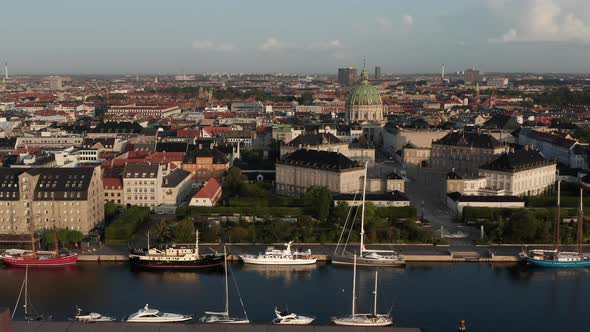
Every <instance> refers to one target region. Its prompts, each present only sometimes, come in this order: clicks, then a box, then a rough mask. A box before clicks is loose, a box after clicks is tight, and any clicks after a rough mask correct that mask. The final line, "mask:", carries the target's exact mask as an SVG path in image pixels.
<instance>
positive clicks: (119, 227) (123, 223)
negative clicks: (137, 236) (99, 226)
mask: <svg viewBox="0 0 590 332" xmlns="http://www.w3.org/2000/svg"><path fill="white" fill-rule="evenodd" d="M149 214H150V208H148V207H141V206H132V207H130V208H128V209H127V211H125V212H124V213H122V214H121V215H119V216H118V217H117V218H116V219H115V220H114V221H113V222H112V223H111V224H110V225H109V226H107V228H106V232H105V235H106V240H107V242H115V241H119V242H120V241H129V240H130V239H131V237H132V236H133V234H134V233H135V231H136V230H137V228H138V227H139V226H140V225H141V224H143V223H144V222H145V221H146V219H147V218H148V217H149Z"/></svg>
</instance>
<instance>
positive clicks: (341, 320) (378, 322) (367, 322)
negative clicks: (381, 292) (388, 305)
mask: <svg viewBox="0 0 590 332" xmlns="http://www.w3.org/2000/svg"><path fill="white" fill-rule="evenodd" d="M353 266H354V272H353V277H352V313H351V315H350V316H343V317H333V318H332V322H333V323H334V324H336V325H343V326H389V325H393V318H391V315H390V314H379V313H377V284H378V274H377V273H378V272H377V271H375V290H374V300H373V301H374V302H373V313H371V314H357V313H356V255H354V258H353Z"/></svg>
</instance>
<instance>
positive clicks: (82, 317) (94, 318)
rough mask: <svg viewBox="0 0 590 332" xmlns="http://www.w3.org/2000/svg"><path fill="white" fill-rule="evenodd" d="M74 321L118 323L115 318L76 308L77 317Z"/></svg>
mask: <svg viewBox="0 0 590 332" xmlns="http://www.w3.org/2000/svg"><path fill="white" fill-rule="evenodd" d="M74 320H76V321H79V322H84V323H86V322H114V321H116V319H115V318H113V317H108V316H103V315H101V314H99V313H97V312H90V311H84V310H82V309H80V308H79V307H77V306H76V315H75V316H74Z"/></svg>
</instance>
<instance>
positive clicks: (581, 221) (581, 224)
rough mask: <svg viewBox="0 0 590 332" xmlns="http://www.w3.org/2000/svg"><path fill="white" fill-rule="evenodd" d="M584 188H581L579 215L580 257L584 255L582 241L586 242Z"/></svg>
mask: <svg viewBox="0 0 590 332" xmlns="http://www.w3.org/2000/svg"><path fill="white" fill-rule="evenodd" d="M583 194H584V189H583V188H580V213H579V217H578V252H579V253H580V257H582V258H583V257H584V249H583V247H582V242H584V197H583V196H584V195H583Z"/></svg>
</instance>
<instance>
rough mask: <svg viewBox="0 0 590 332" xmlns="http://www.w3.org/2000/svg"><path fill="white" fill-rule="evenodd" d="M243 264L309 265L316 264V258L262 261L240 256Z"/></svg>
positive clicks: (261, 259) (262, 259)
mask: <svg viewBox="0 0 590 332" xmlns="http://www.w3.org/2000/svg"><path fill="white" fill-rule="evenodd" d="M240 258H241V259H242V261H243V262H244V264H254V265H311V264H315V263H316V262H317V258H309V259H264V258H258V257H256V256H254V257H249V256H240Z"/></svg>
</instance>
